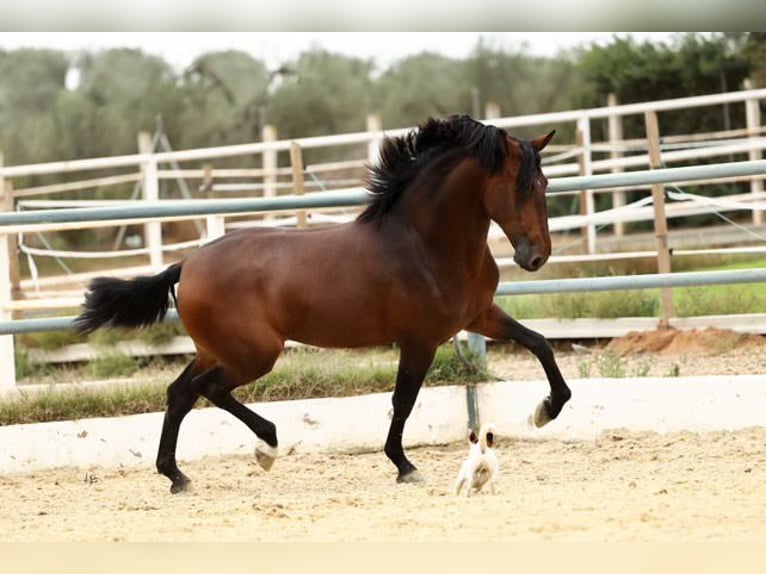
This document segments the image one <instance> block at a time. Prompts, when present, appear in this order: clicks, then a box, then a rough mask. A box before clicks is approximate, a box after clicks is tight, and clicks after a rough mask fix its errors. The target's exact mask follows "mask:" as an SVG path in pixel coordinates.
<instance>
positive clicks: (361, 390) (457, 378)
mask: <svg viewBox="0 0 766 574" xmlns="http://www.w3.org/2000/svg"><path fill="white" fill-rule="evenodd" d="M464 353H465V354H466V356H467V358H468V359H469V360H472V361H473V362H474V363H476V359H475V357H474V356H473V355H472V354H470V352H469V351H464ZM398 356H399V354H398V351H397V350H395V349H383V350H376V351H375V352H373V353H370V352H359V351H326V350H322V351H319V350H317V349H311V348H299V349H291V350H289V351H288V352H286V353H285V354H284V355H283V357H282V359H281V360H280V361H279V363H277V366H276V368H275V369H274V370H273V371H272V372H271V373H269V374H268V375H266V376H265V377H262V378H261V379H259V380H257V381H255V382H254V383H251V384H249V385H245V386H243V387H240V388H238V389H237V390H236V391H235V396H236V397H237V398H238V399H239V400H241V401H242V402H245V403H249V402H266V401H277V400H292V399H304V398H320V397H343V396H353V395H361V394H368V393H376V392H390V391H392V390H393V388H394V383H395V380H396V370H397V365H398ZM147 366H148V368H149V370H144V371H143V372H144V375H145V376H147V378H149V377H150V378H151V379H153V380H156V381H158V383H157V384H152V385H147V384H141V383H132V384H131V383H126V384H120V385H115V386H111V387H109V388H107V389H104V388H101V389H85V388H77V389H70V390H67V391H55V390H53V388H52V387H53V386H54V385H51V389H48V390H45V391H41V392H34V393H32V392H27V393H24V392H23V391H22V393H21V395H20V396H17V397H15V398H9V399H7V400H2V401H0V425H10V424H22V423H31V422H47V421H58V420H71V419H82V418H88V417H109V416H120V415H126V414H137V413H145V412H157V411H162V410H164V409H165V392H166V391H165V390H166V388H167V385H168V384H169V383H170V382H171V381H172V380H173V379H174V378H175V377H176V376H178V374H179V373H180V372H181V370H182V369H183V367H184V363H183V362H181V361H154V362H152V363H150V364H149V365H143V364H142V362H141V361H140V360H137V359H134V358H132V357H127V356H125V355H121V354H119V353H109V354H107V355H106V356H105V357H103V358H101V359H98V360H96V361H93V362H91V363H89V364H87V365H84V366H82V367H79V368H76V369H72V370H71V371H70V372H69V373H68V377H69V378H70V379H71V380H74V381H83V380H87V379H103V378H110V377H118V376H120V377H124V376H129V375H131V374H138V373H139V370H140V369H142V368H144V367H147ZM487 379H488V375H487V374H486V369H483V368H481V369H476V368H475V367H474V368H471V367H469V366H466V365H465V364H464V363H463V362H462V361H461V360H460V358H459V357H458V356H457V353H456V352H455V350H454V348H453V346H452V344H451V343H450V344H449V345H443V346H442V347H441V348H439V349H438V352H437V354H436V357H435V359H434V363H433V365H432V367H431V369H430V370H429V373H428V376H427V377H426V385H427V386H438V385H449V384H461V383H465V382H469V381H470V382H478V381H485V380H487ZM159 381H162V382H161V383H160V382H159ZM22 388H23V387H22ZM197 406H198V407H203V406H209V404H208V403H207V402H206V401H204V400H202V401H199V402H198V404H197Z"/></svg>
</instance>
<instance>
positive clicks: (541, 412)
mask: <svg viewBox="0 0 766 574" xmlns="http://www.w3.org/2000/svg"><path fill="white" fill-rule="evenodd" d="M549 406H550V401H549V400H548V399H545V400H543V401H541V402H540V404H539V405H537V408H536V409H535V426H536V427H537V428H540V427H544V426H545V425H547V424H548V423H549V422H551V421H552V420H553V418H552V417H551V415H550V413H549V412H548V408H549Z"/></svg>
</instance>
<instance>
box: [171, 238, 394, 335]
mask: <svg viewBox="0 0 766 574" xmlns="http://www.w3.org/2000/svg"><path fill="white" fill-rule="evenodd" d="M359 228H362V229H361V230H360V229H359ZM384 259H385V256H384V255H382V254H381V253H380V252H379V249H378V246H377V245H376V244H375V241H374V240H373V239H372V238H371V237H370V236H369V235H366V234H365V233H364V230H363V226H356V227H354V226H353V225H351V224H349V225H341V226H334V227H330V228H323V229H316V230H308V231H304V230H283V229H272V228H250V229H246V230H241V231H238V232H235V233H231V234H229V235H226V236H224V237H222V238H220V239H219V240H217V241H215V242H213V243H210V244H208V245H206V246H204V247H202V248H200V249H199V250H197V251H196V252H194V253H193V254H192V255H190V256H189V257H188V259H187V260H186V261H185V262H184V266H183V270H182V274H181V280H180V283H179V288H178V299H179V313H180V316H181V320H182V321H183V323H184V325H185V327H186V328H187V330H188V331H190V335H191V336H192V338H195V339H196V338H204V339H206V340H208V341H209V340H210V339H212V338H214V335H213V333H212V332H213V331H215V332H216V333H218V332H221V331H223V330H224V329H226V330H232V331H237V332H239V333H247V332H249V331H250V330H251V329H259V330H267V331H272V332H273V333H274V334H275V336H277V337H279V338H281V339H283V340H285V339H291V340H295V341H299V342H304V343H308V344H314V345H318V346H328V347H354V346H367V345H374V344H382V343H385V342H389V340H390V339H391V338H392V337H393V334H392V331H391V330H390V329H386V328H385V327H384V326H383V325H382V323H384V322H385V321H383V320H382V318H383V317H385V315H386V313H385V311H384V308H385V306H386V304H385V295H386V292H387V291H390V289H389V288H388V286H387V285H386V280H387V278H388V280H389V281H390V275H391V274H390V271H389V270H386V269H385V262H384ZM376 309H378V311H377V312H376V311H375V310H376ZM195 334H196V335H197V337H195ZM219 336H222V334H221V335H219ZM208 344H210V343H208Z"/></svg>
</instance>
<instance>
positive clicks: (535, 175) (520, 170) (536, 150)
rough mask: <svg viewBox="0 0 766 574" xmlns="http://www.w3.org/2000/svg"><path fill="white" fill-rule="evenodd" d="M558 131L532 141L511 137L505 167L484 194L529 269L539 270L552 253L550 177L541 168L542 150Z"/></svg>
mask: <svg viewBox="0 0 766 574" xmlns="http://www.w3.org/2000/svg"><path fill="white" fill-rule="evenodd" d="M554 133H555V130H554V131H552V132H551V133H549V134H548V135H546V136H542V137H539V138H537V139H534V140H532V141H521V140H517V139H515V138H512V137H509V138H508V154H507V157H506V161H505V166H504V167H503V169H502V170H501V171H500V173H499V174H498V175H497V176H495V177H493V178H492V180H491V183H490V185H489V186H488V188H487V190H486V192H485V194H484V207H485V209H486V211H487V214H488V215H489V217H490V218H491V219H492V220H493V221H495V222H496V223H497V224H498V225H499V226H500V227H501V228H502V230H503V232H504V233H505V235H506V236H507V237H508V239H509V240H510V242H511V244H512V245H513V249H514V251H515V253H514V257H513V260H514V261H515V262H516V263H518V264H519V265H520V266H521V267H522V268H524V269H526V270H527V271H537V270H538V269H539V268H540V267H542V266H543V264H544V263H545V262H546V261H547V260H548V257H549V256H550V254H551V236H550V233H549V232H548V208H547V204H546V201H545V190H546V188H547V187H548V180H547V179H546V178H545V176H544V175H543V172H542V170H541V169H540V151H541V150H542V149H543V148H544V147H545V146H546V145H548V142H549V141H550V140H551V138H552V137H553V134H554Z"/></svg>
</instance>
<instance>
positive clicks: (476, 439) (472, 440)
mask: <svg viewBox="0 0 766 574" xmlns="http://www.w3.org/2000/svg"><path fill="white" fill-rule="evenodd" d="M468 442H470V443H471V444H476V443H477V442H479V437H477V436H476V431H473V430H472V431H471V432H470V433H468Z"/></svg>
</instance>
